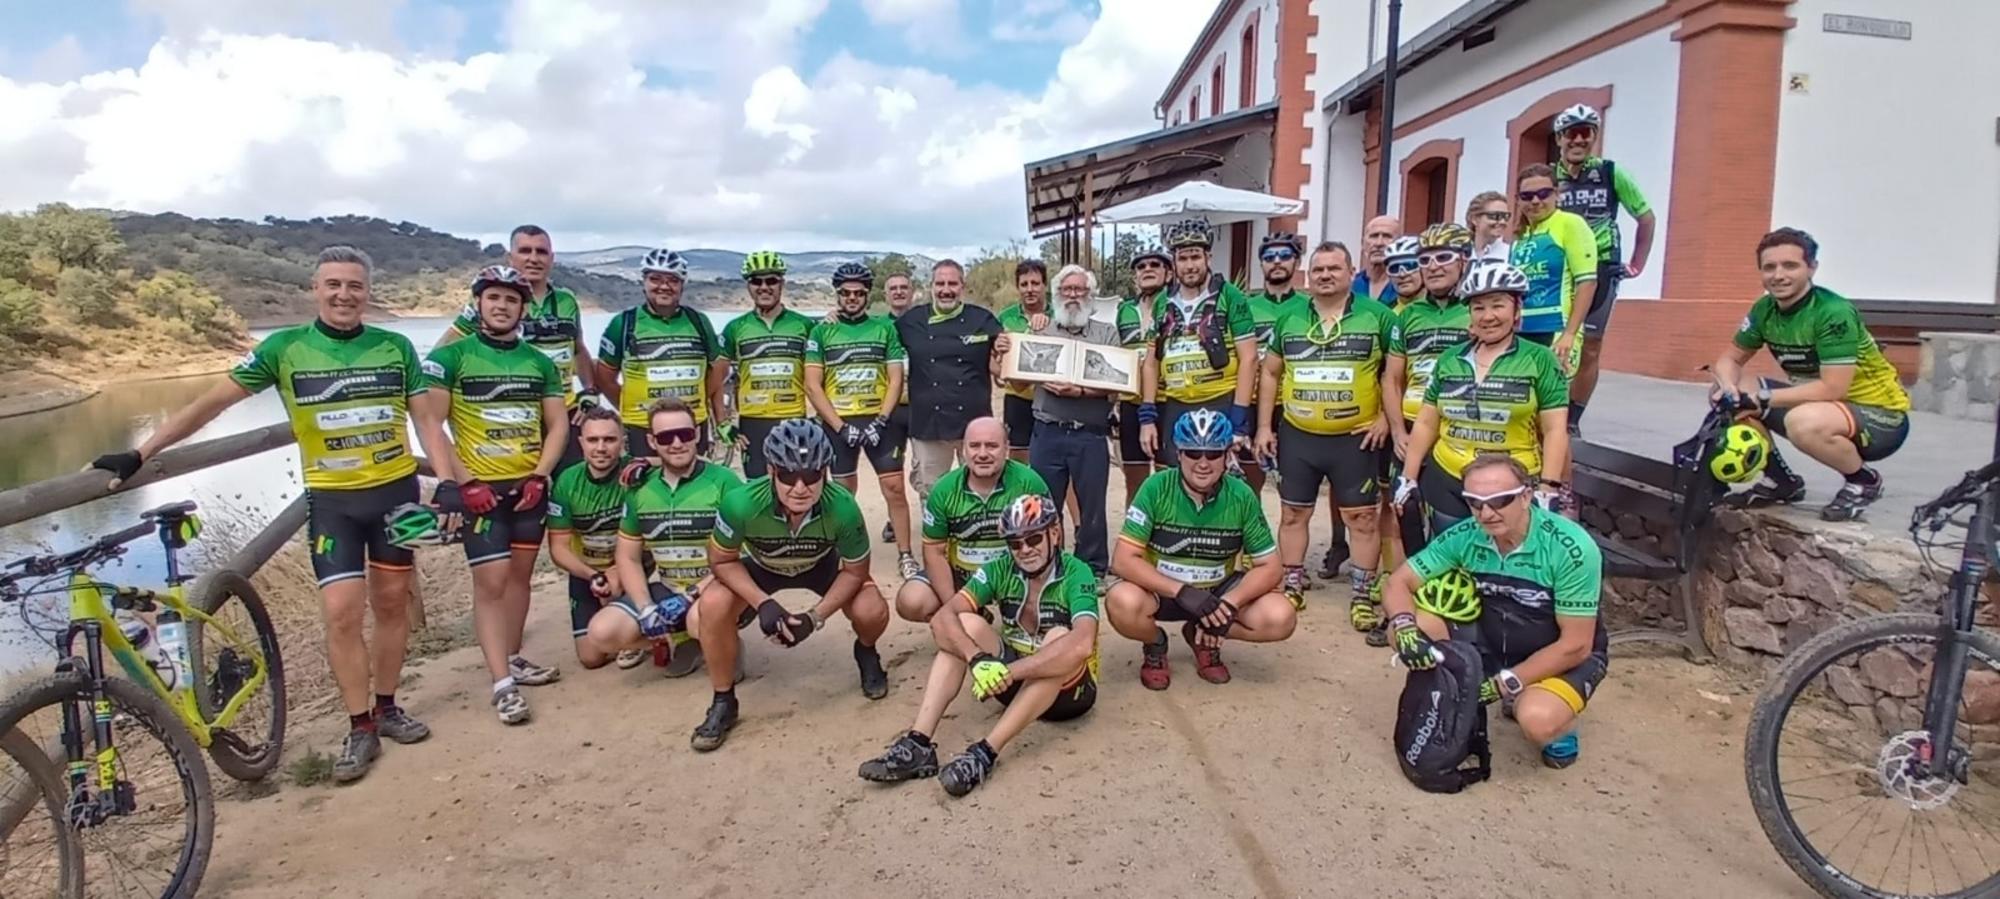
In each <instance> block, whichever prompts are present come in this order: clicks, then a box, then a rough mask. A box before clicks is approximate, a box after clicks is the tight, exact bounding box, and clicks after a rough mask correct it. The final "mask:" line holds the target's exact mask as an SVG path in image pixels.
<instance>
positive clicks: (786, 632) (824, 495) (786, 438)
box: [688, 418, 889, 752]
mask: <svg viewBox="0 0 2000 899" xmlns="http://www.w3.org/2000/svg"><path fill="white" fill-rule="evenodd" d="M764 463H765V465H766V466H768V467H769V468H770V471H771V473H770V474H768V475H765V476H764V477H761V478H758V479H756V480H754V481H751V482H749V483H747V484H744V485H743V486H741V487H738V488H736V489H735V490H732V491H730V492H729V494H728V495H727V496H725V497H723V498H722V505H721V506H720V507H719V508H718V509H716V515H715V531H714V533H713V535H712V536H711V537H710V539H709V544H708V562H709V566H710V568H712V569H713V570H714V575H715V580H714V582H713V583H712V584H710V585H709V586H708V588H706V589H704V590H703V591H702V593H701V598H700V600H698V601H697V602H696V603H695V609H694V612H693V614H692V616H691V617H690V618H689V619H688V627H689V629H691V630H693V631H694V632H695V635H696V637H697V639H699V640H701V648H702V653H703V654H704V655H705V656H707V664H708V682H709V685H710V686H712V687H713V688H714V689H715V699H714V701H713V702H711V703H710V704H709V708H708V715H707V717H706V718H704V719H703V720H702V722H701V725H700V726H699V727H696V728H695V730H694V736H693V738H692V739H691V740H690V743H691V745H693V746H694V748H695V750H696V751H697V752H707V751H710V750H713V749H716V748H718V747H720V746H721V745H722V743H723V741H724V740H725V739H727V738H728V735H729V730H730V728H733V727H735V726H736V716H737V703H736V685H735V672H736V655H737V652H738V651H739V650H740V648H741V647H740V646H739V645H738V643H737V639H736V630H737V628H739V627H742V626H744V625H747V624H748V623H749V622H750V621H752V620H755V621H757V622H758V623H759V625H760V626H761V628H762V629H763V631H764V636H766V637H767V638H769V639H770V641H771V642H772V643H775V644H777V645H779V646H783V647H787V648H790V647H793V646H797V645H798V644H799V643H801V642H802V641H804V640H805V639H806V638H807V637H810V636H812V634H813V632H814V631H817V630H819V629H820V628H822V627H824V626H825V625H826V618H827V616H829V615H832V614H833V613H834V612H841V613H843V614H845V615H846V616H847V620H848V622H849V623H850V624H852V625H853V626H854V637H855V640H854V663H855V665H856V667H858V668H859V669H860V671H861V693H862V695H864V696H867V697H868V698H869V699H881V698H882V697H883V696H886V695H888V693H889V674H888V672H886V671H884V670H883V669H882V657H881V655H880V654H879V653H877V652H876V650H875V641H876V640H877V639H878V638H880V637H881V636H882V631H884V630H885V629H887V628H888V626H889V604H888V603H886V602H884V601H883V600H882V594H881V592H880V591H879V590H877V589H876V587H875V582H874V581H873V580H871V579H870V577H869V574H868V556H869V543H868V529H867V525H866V524H865V523H864V522H863V521H862V520H861V507H860V506H859V505H856V504H855V502H854V494H852V493H849V492H848V491H847V488H845V487H842V486H840V485H839V484H829V483H827V480H826V476H827V467H828V466H829V465H831V464H833V442H832V441H831V440H829V439H827V436H826V431H825V429H823V428H821V427H820V426H819V425H817V424H814V423H812V422H810V421H806V420H805V419H802V418H794V419H791V420H789V421H784V422H780V423H779V424H778V426H777V427H775V428H772V429H771V434H770V436H769V437H767V438H765V440H764ZM780 590H807V591H811V592H812V593H813V594H814V595H816V596H817V597H819V600H818V602H816V603H814V604H813V605H812V606H811V607H810V608H808V609H806V610H805V611H803V612H796V613H795V612H788V611H786V609H785V607H784V606H783V605H781V604H779V602H778V601H777V600H775V599H772V598H771V594H773V593H776V592H778V591H780Z"/></svg>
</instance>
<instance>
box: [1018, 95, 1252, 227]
mask: <svg viewBox="0 0 2000 899" xmlns="http://www.w3.org/2000/svg"><path fill="white" fill-rule="evenodd" d="M1277 120H1278V104H1277V103H1275V102H1272V103H1265V104H1263V105H1261V106H1252V107H1249V108H1247V109H1240V110H1237V111H1235V112H1231V113H1227V114H1225V115H1219V116H1215V117H1214V118H1209V119H1203V120H1201V121H1199V122H1194V123H1192V124H1187V125H1181V126H1178V127H1175V128H1168V129H1166V130H1164V131H1155V132H1151V133H1148V134H1143V135H1140V136H1138V137H1129V138H1125V139H1124V140H1119V141H1113V142H1111V143H1108V144H1102V145H1100V146H1096V147H1091V148H1089V149H1085V150H1077V151H1075V152H1072V153H1066V154H1064V155H1062V156H1056V157H1052V158H1049V159H1043V160H1039V161H1036V162H1030V163H1028V164H1027V165H1026V166H1025V167H1024V169H1025V174H1026V179H1025V180H1026V182H1027V189H1028V232H1029V233H1030V234H1032V235H1033V236H1034V237H1036V238H1043V237H1048V236H1050V235H1052V234H1059V235H1060V236H1061V247H1062V258H1063V261H1064V262H1075V261H1078V260H1079V259H1080V258H1082V257H1083V255H1084V254H1083V248H1085V247H1087V246H1089V245H1090V243H1091V240H1092V237H1093V229H1094V226H1095V216H1096V213H1097V211H1098V210H1100V209H1105V208H1108V207H1111V206H1115V205H1117V204H1119V203H1124V202H1127V201H1130V200H1136V199H1138V198H1140V197H1144V196H1147V195H1150V194H1154V193H1158V192H1160V191H1163V190H1166V189H1168V188H1170V187H1173V186H1174V185H1176V184H1179V183H1181V182H1183V181H1186V180H1189V179H1191V178H1196V177H1200V176H1201V175H1202V174H1204V173H1207V172H1210V171H1212V170H1214V169H1217V168H1220V167H1222V166H1223V165H1224V163H1226V162H1227V161H1228V160H1229V159H1230V157H1231V156H1232V155H1233V154H1235V153H1236V151H1237V150H1238V149H1239V148H1240V147H1241V144H1242V142H1243V141H1245V140H1256V141H1263V142H1265V145H1266V146H1265V150H1266V152H1265V154H1264V156H1265V157H1266V158H1268V157H1269V155H1270V154H1269V142H1270V140H1271V137H1272V133H1273V130H1274V127H1275V125H1276V123H1277ZM1255 176H1256V179H1257V183H1252V184H1239V185H1231V186H1233V187H1246V188H1249V189H1253V190H1263V189H1265V188H1266V187H1267V186H1268V182H1269V180H1270V171H1269V166H1268V165H1267V166H1265V168H1264V170H1263V171H1260V172H1257V173H1255Z"/></svg>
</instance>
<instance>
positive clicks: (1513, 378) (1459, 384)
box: [1393, 264, 1569, 534]
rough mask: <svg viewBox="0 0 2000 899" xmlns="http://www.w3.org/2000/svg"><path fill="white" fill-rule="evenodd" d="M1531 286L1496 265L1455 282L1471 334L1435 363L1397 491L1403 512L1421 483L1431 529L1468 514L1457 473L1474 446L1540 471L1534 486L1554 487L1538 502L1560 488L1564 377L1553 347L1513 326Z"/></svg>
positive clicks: (1565, 443) (1565, 461)
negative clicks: (1530, 338)
mask: <svg viewBox="0 0 2000 899" xmlns="http://www.w3.org/2000/svg"><path fill="white" fill-rule="evenodd" d="M1528 289H1529V288H1528V279H1527V278H1526V277H1525V276H1523V275H1522V274H1521V272H1520V271H1518V270H1516V269H1515V268H1514V267H1513V266H1511V265H1501V264H1487V265H1482V266H1479V267H1477V268H1475V269H1473V270H1472V272H1471V273H1470V274H1468V275H1466V277H1465V282H1464V284H1463V285H1461V286H1460V288H1459V292H1460V293H1462V294H1464V295H1465V297H1466V305H1467V306H1468V307H1469V308H1470V310H1471V315H1472V322H1471V340H1470V341H1469V342H1468V343H1466V344H1464V345H1462V346H1459V347H1454V348H1452V349H1451V350H1447V351H1446V352H1445V353H1444V354H1443V355H1441V356H1439V357H1438V360H1437V364H1436V365H1435V366H1434V367H1433V368H1432V370H1431V380H1430V384H1429V386H1427V387H1426V388H1425V389H1424V404H1423V407H1422V408H1421V409H1419V410H1418V412H1417V423H1416V427H1415V428H1414V430H1413V431H1412V433H1411V434H1410V448H1409V452H1408V454H1407V455H1406V456H1405V457H1404V459H1403V471H1402V476H1401V477H1398V478H1397V479H1396V484H1395V493H1394V499H1393V502H1394V505H1395V506H1396V509H1397V512H1398V514H1400V513H1401V511H1402V509H1403V508H1404V507H1405V506H1406V505H1408V503H1409V502H1410V500H1412V499H1413V498H1415V497H1416V495H1417V494H1418V493H1419V492H1421V493H1422V494H1423V502H1424V505H1425V507H1427V508H1428V509H1429V510H1430V515H1431V533H1433V534H1437V533H1443V532H1444V529H1445V528H1447V527H1450V526H1451V525H1453V524H1455V523H1457V522H1459V521H1461V520H1463V519H1465V518H1467V517H1468V516H1469V515H1470V511H1469V510H1468V509H1467V508H1466V505H1465V500H1464V499H1463V498H1462V497H1461V495H1460V494H1461V492H1462V490H1463V489H1464V485H1463V484H1462V483H1461V482H1460V480H1459V479H1460V477H1461V476H1462V475H1463V472H1464V471H1465V467H1466V465H1468V464H1470V463H1471V462H1472V460H1473V459H1474V458H1475V457H1477V456H1478V455H1479V454H1480V453H1506V454H1508V455H1510V456H1513V457H1514V458H1515V459H1516V460H1518V461H1520V463H1521V464H1522V465H1523V466H1524V467H1526V468H1527V469H1528V471H1529V472H1532V473H1537V474H1539V475H1540V483H1539V485H1538V486H1537V488H1536V489H1537V490H1538V491H1541V492H1542V493H1545V494H1550V497H1548V498H1544V497H1540V496H1538V497H1537V500H1538V501H1540V502H1543V503H1544V504H1550V503H1552V502H1553V496H1554V495H1555V494H1558V493H1560V492H1561V491H1562V490H1563V489H1564V487H1563V483H1562V473H1563V472H1564V471H1565V470H1567V469H1568V467H1569V432H1568V426H1569V382H1568V381H1567V380H1566V379H1565V378H1564V377H1563V373H1562V370H1561V369H1560V368H1559V367H1558V366H1557V365H1556V358H1555V356H1554V355H1553V354H1552V353H1550V352H1549V351H1548V350H1547V349H1545V348H1544V347H1542V345H1541V344H1538V343H1534V342H1531V341H1528V340H1524V339H1521V337H1520V336H1519V335H1517V334H1516V333H1515V329H1516V328H1518V327H1519V326H1520V321H1521V318H1522V312H1521V303H1522V297H1523V296H1525V295H1526V294H1527V292H1528ZM1427 458H1428V459H1429V460H1430V462H1431V464H1429V465H1425V464H1423V462H1424V460H1425V459H1427ZM1420 472H1421V475H1420Z"/></svg>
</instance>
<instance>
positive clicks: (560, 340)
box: [450, 284, 583, 406]
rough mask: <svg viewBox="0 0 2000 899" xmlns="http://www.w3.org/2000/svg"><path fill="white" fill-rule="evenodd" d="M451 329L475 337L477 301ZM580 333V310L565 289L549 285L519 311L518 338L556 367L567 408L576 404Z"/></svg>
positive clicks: (453, 320) (477, 324)
mask: <svg viewBox="0 0 2000 899" xmlns="http://www.w3.org/2000/svg"><path fill="white" fill-rule="evenodd" d="M450 327H451V333H453V334H455V335H457V336H459V337H471V336H472V335H474V334H478V333H479V301H478V300H473V301H472V302H469V303H466V304H465V308H464V309H463V310H460V312H459V313H458V317H457V318H455V319H452V321H451V326H450ZM582 333H583V310H582V308H581V307H580V306H578V305H577V302H576V294H573V293H571V292H569V290H567V289H565V288H561V287H557V286H555V285H553V284H551V285H549V292H548V293H545V294H542V297H541V299H538V300H532V301H530V302H529V303H528V305H527V306H526V307H524V308H523V309H522V310H521V339H522V340H524V341H527V343H528V345H529V346H531V347H534V348H535V349H538V350H541V351H542V354H543V355H545V356H548V357H549V361H550V362H554V363H555V364H556V371H557V373H558V374H560V375H561V376H562V383H563V404H564V405H567V406H574V405H576V342H577V340H578V336H579V335H581V334H582Z"/></svg>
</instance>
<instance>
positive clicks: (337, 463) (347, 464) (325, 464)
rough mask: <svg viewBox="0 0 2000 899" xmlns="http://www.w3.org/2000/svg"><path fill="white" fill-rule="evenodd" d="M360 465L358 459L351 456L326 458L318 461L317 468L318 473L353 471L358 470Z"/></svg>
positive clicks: (360, 462)
mask: <svg viewBox="0 0 2000 899" xmlns="http://www.w3.org/2000/svg"><path fill="white" fill-rule="evenodd" d="M362 464H363V463H362V461H361V460H360V459H357V458H355V457H353V456H327V457H324V458H321V459H320V460H319V465H318V468H319V470H320V471H355V470H358V469H360V468H361V466H362Z"/></svg>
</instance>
